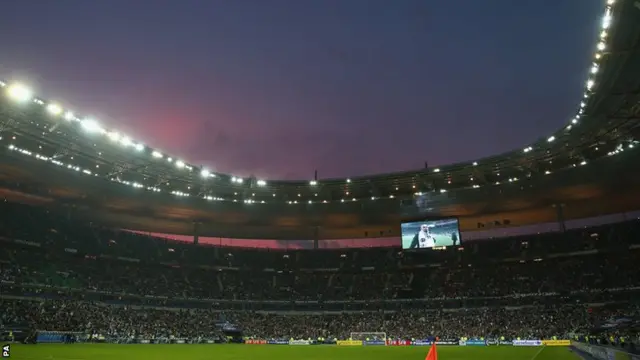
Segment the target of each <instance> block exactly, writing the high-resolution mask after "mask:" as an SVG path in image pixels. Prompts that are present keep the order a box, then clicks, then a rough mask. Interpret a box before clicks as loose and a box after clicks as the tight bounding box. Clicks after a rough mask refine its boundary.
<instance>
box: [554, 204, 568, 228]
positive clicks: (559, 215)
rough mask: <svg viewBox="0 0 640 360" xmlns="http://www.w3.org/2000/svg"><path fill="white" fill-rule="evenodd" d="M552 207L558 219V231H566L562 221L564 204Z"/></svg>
mask: <svg viewBox="0 0 640 360" xmlns="http://www.w3.org/2000/svg"><path fill="white" fill-rule="evenodd" d="M553 207H554V208H556V214H557V219H558V225H560V231H562V232H566V231H567V224H566V222H565V219H564V204H553Z"/></svg>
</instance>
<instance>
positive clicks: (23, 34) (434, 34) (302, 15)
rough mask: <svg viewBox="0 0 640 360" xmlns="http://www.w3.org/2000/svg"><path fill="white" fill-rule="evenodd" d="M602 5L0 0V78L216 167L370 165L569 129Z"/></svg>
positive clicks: (566, 1)
mask: <svg viewBox="0 0 640 360" xmlns="http://www.w3.org/2000/svg"><path fill="white" fill-rule="evenodd" d="M603 6H604V1H601V0H547V1H539V0H538V1H513V0H448V1H432V0H423V1H410V0H395V1H394V0H370V1H365V0H315V1H311V0H253V1H249V0H226V1H221V0H48V1H47V0H5V1H2V2H1V3H0V13H1V14H2V21H1V22H0V78H1V79H4V80H9V81H11V80H19V81H21V82H23V83H25V84H26V85H29V86H30V87H32V88H33V89H34V91H35V92H36V93H37V94H38V95H41V96H42V97H44V98H46V99H51V100H56V101H58V102H60V103H61V104H62V105H64V106H65V107H68V108H70V109H72V110H73V111H74V112H75V113H77V114H82V115H91V116H93V117H95V118H96V119H99V121H100V122H101V123H102V124H103V125H104V126H106V127H107V128H116V129H119V130H122V131H124V132H126V133H128V134H130V135H132V136H133V137H134V138H135V139H137V140H140V141H142V142H144V143H145V144H148V145H150V146H153V147H156V148H159V149H160V150H162V151H164V152H165V153H167V154H170V155H174V156H177V157H181V158H183V159H184V160H186V161H188V162H190V163H192V164H196V165H200V164H202V165H206V166H207V167H209V168H210V169H212V170H215V171H222V172H229V173H233V174H236V175H241V176H247V175H251V174H252V175H255V176H257V177H259V178H266V179H311V178H312V177H313V171H314V170H315V169H317V170H318V172H319V177H320V178H327V177H339V176H351V175H364V174H371V173H379V172H390V171H400V170H410V169H418V168H421V167H422V166H423V164H424V162H425V161H428V162H429V164H430V165H433V166H436V165H443V164H447V163H452V162H459V161H468V160H472V159H475V158H478V157H482V156H488V155H492V154H495V153H499V152H504V151H507V150H511V149H514V148H522V147H524V146H525V145H526V144H527V143H529V142H532V141H534V140H536V139H538V138H539V137H541V136H545V135H547V134H549V133H550V132H552V131H554V130H555V129H557V128H559V127H560V126H562V125H563V124H565V123H567V121H568V120H569V118H570V116H571V115H572V114H573V113H574V112H575V109H576V108H577V105H578V104H579V100H580V96H581V94H582V91H583V87H584V81H585V80H586V76H587V71H588V68H589V65H590V63H591V59H592V53H593V50H594V46H595V38H596V35H597V32H598V25H599V22H600V18H601V14H602V11H603Z"/></svg>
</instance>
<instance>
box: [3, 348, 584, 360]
mask: <svg viewBox="0 0 640 360" xmlns="http://www.w3.org/2000/svg"><path fill="white" fill-rule="evenodd" d="M428 351H429V347H428V346H407V347H400V346H397V347H395V346H361V347H351V346H345V347H341V346H329V345H326V346H323V345H317V346H286V345H282V346H279V345H213V344H212V345H184V344H172V345H112V344H69V345H67V344H36V345H22V344H14V345H12V347H11V359H19V360H142V359H144V360H168V359H171V360H178V359H179V360H213V359H215V360H243V359H251V360H253V359H255V360H299V359H305V360H316V359H317V360H424V358H425V356H426V355H427V352H428ZM438 359H439V360H502V359H504V360H579V359H580V358H579V357H578V356H577V355H575V354H573V353H572V352H571V351H570V350H569V348H568V347H513V346H495V347H494V346H491V347H480V346H478V347H474V346H467V347H465V346H451V347H445V346H442V347H439V348H438Z"/></svg>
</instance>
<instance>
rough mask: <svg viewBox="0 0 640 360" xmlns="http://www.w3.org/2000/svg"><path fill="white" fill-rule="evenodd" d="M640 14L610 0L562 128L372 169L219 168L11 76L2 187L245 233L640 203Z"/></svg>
mask: <svg viewBox="0 0 640 360" xmlns="http://www.w3.org/2000/svg"><path fill="white" fill-rule="evenodd" d="M639 16H640V12H639V11H638V10H637V9H636V8H635V7H634V4H633V1H623V0H618V1H612V0H609V1H607V3H606V5H605V9H604V14H603V17H602V22H601V32H600V34H599V38H598V42H597V44H595V53H594V55H593V58H592V63H591V65H590V67H589V68H588V69H585V72H586V73H587V74H588V75H587V76H586V80H585V87H584V93H583V97H582V98H581V99H577V103H576V112H575V115H574V116H572V117H571V118H569V119H567V121H566V125H565V126H563V127H562V128H561V129H559V130H557V131H556V132H555V133H553V134H549V135H547V136H544V137H542V138H541V139H539V140H538V141H536V142H534V143H531V144H525V145H523V146H522V148H520V149H517V150H514V151H511V152H508V153H504V154H500V155H496V156H492V157H488V158H483V159H477V160H475V161H469V162H465V163H458V164H452V165H446V166H440V167H438V168H428V169H419V170H413V171H406V172H400V173H389V174H380V175H374V176H366V177H351V178H340V179H307V180H301V181H281V180H273V179H257V178H243V177H239V176H234V175H233V174H223V173H217V172H215V171H213V170H211V169H206V168H203V167H201V166H198V165H194V164H190V163H189V162H187V161H186V160H183V159H179V158H176V157H173V156H171V155H170V154H166V153H164V152H163V151H161V150H159V149H153V148H150V147H149V146H146V145H145V144H144V143H143V142H140V141H139V140H136V139H133V138H131V137H129V136H127V135H126V134H124V133H122V132H119V131H117V130H114V129H110V128H108V127H107V126H106V125H103V124H102V123H101V122H100V121H99V120H97V119H92V118H85V117H83V116H81V115H77V113H76V111H75V109H73V108H72V107H69V106H63V105H62V104H57V103H55V102H50V101H47V100H42V99H40V98H37V97H35V96H34V93H33V92H32V90H31V89H30V88H29V87H28V86H26V85H24V84H20V83H15V82H0V86H1V90H2V92H3V96H2V97H0V136H1V139H0V146H1V147H2V149H3V151H4V152H3V156H2V161H1V163H0V168H1V169H2V171H1V173H2V186H1V190H0V191H2V192H3V196H4V197H5V198H6V199H8V200H11V201H20V202H28V203H34V204H42V205H43V206H50V207H52V208H60V209H63V211H68V212H70V213H73V214H74V216H77V217H84V218H86V219H88V220H95V219H99V221H100V222H101V223H104V224H106V225H110V226H117V227H121V228H126V229H132V230H136V231H153V232H164V233H172V234H183V235H186V236H193V235H194V234H198V235H199V236H216V237H228V238H240V239H256V238H266V239H285V240H286V239H298V240H300V239H314V240H317V239H361V238H382V239H388V241H397V239H398V238H399V235H400V226H399V224H400V222H402V221H403V220H407V219H408V220H411V219H419V218H425V217H459V219H460V228H461V230H462V231H463V232H469V233H470V232H473V231H482V230H483V229H486V228H487V227H505V228H508V227H521V226H524V225H530V224H539V223H558V222H560V223H562V222H564V221H565V220H568V219H579V218H586V217H592V216H599V215H604V214H612V213H620V212H625V211H630V210H636V209H637V204H639V203H640V187H637V186H635V184H637V183H638V181H639V180H640V169H639V167H638V166H637V163H638V161H640V155H639V154H638V152H637V151H636V150H635V149H636V148H637V147H639V146H640V145H638V141H637V139H638V137H639V136H640V133H639V131H638V119H639V118H640V95H639V94H638V92H637V89H638V88H639V87H640V54H639V53H638V52H637V51H636V52H633V51H626V50H628V49H636V48H638V46H639V45H640V41H639V40H640V36H639V35H638V34H640V18H639ZM636 145H638V146H636ZM43 173H46V175H45V176H43ZM393 239H395V240H393Z"/></svg>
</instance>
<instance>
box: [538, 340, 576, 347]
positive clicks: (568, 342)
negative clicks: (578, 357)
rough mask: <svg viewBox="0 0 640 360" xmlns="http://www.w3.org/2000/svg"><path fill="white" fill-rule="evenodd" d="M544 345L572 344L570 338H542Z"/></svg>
mask: <svg viewBox="0 0 640 360" xmlns="http://www.w3.org/2000/svg"><path fill="white" fill-rule="evenodd" d="M542 345H544V346H571V341H570V340H542Z"/></svg>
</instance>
